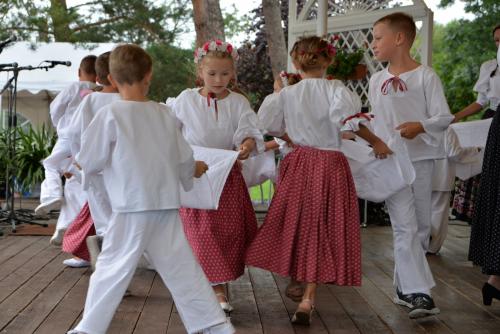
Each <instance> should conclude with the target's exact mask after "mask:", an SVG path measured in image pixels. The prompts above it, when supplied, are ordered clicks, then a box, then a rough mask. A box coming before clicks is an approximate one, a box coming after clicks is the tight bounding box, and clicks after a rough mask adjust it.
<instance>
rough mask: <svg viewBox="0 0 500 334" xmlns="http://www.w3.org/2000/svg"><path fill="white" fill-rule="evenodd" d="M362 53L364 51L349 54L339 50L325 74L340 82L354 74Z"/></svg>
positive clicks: (342, 49)
mask: <svg viewBox="0 0 500 334" xmlns="http://www.w3.org/2000/svg"><path fill="white" fill-rule="evenodd" d="M364 53H365V50H364V49H357V50H355V51H352V52H351V51H348V50H347V49H344V48H340V49H339V50H337V54H336V55H335V58H334V59H333V63H332V64H331V65H330V66H328V69H327V70H326V74H328V75H331V76H333V77H334V78H336V79H340V80H344V79H347V77H349V76H350V75H351V74H353V73H354V71H355V68H356V65H358V64H359V62H360V61H361V59H363V55H364Z"/></svg>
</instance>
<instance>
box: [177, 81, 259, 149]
mask: <svg viewBox="0 0 500 334" xmlns="http://www.w3.org/2000/svg"><path fill="white" fill-rule="evenodd" d="M199 91H200V89H199V88H193V89H186V90H184V91H183V92H182V93H181V94H180V95H179V96H178V97H177V98H175V100H174V102H173V103H172V109H173V111H174V113H175V115H176V117H177V119H178V120H179V122H180V124H179V126H180V127H181V129H182V134H183V135H184V137H185V138H186V140H187V142H188V143H189V144H191V145H197V146H202V147H210V148H218V149H224V150H234V149H238V147H239V146H240V144H241V143H242V142H243V140H245V139H246V138H253V139H255V141H256V144H257V146H256V148H257V151H258V152H263V151H264V140H263V136H262V133H261V132H260V131H259V130H258V128H257V115H256V114H255V112H254V111H253V110H252V108H251V107H250V103H249V102H248V100H247V99H246V98H245V97H244V96H243V95H241V94H238V93H234V92H230V93H229V95H228V96H227V97H225V98H223V99H212V98H210V99H208V98H207V97H204V96H202V95H201V94H200V92H199ZM216 105H217V112H216V108H215V106H216Z"/></svg>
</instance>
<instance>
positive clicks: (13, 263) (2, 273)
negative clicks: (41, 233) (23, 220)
mask: <svg viewBox="0 0 500 334" xmlns="http://www.w3.org/2000/svg"><path fill="white" fill-rule="evenodd" d="M48 247H50V245H49V244H48V242H47V240H45V238H41V239H39V240H38V241H36V242H35V243H33V244H31V245H30V246H28V247H27V248H25V249H23V250H22V251H21V252H19V253H18V254H16V255H15V256H14V257H11V258H10V259H8V260H7V261H5V262H4V263H2V264H1V265H0V268H1V270H0V281H1V280H2V279H4V278H5V277H7V276H8V275H9V274H10V273H12V272H14V271H15V270H16V269H17V268H19V267H21V266H22V265H23V264H25V263H26V262H28V261H29V260H30V259H32V258H33V257H34V256H37V255H38V254H39V253H40V252H41V251H43V250H44V249H46V248H48Z"/></svg>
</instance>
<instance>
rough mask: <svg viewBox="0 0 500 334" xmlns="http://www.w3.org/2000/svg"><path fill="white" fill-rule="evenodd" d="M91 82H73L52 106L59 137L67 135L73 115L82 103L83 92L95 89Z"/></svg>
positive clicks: (53, 122) (52, 115)
mask: <svg viewBox="0 0 500 334" xmlns="http://www.w3.org/2000/svg"><path fill="white" fill-rule="evenodd" d="M95 86H96V85H95V83H93V82H90V81H77V82H73V83H72V84H71V85H69V86H68V87H66V88H64V89H63V90H62V91H60V92H59V94H57V96H56V97H55V99H54V100H53V101H52V103H51V104H50V118H51V120H52V124H53V125H54V127H55V128H56V129H57V134H58V135H59V136H64V135H65V130H66V128H67V126H68V125H69V122H70V120H71V117H72V116H73V113H74V112H75V110H76V109H77V108H78V105H79V104H80V102H81V101H82V95H81V93H82V91H84V90H88V89H93V88H95Z"/></svg>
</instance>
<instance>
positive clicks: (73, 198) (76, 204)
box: [56, 177, 87, 230]
mask: <svg viewBox="0 0 500 334" xmlns="http://www.w3.org/2000/svg"><path fill="white" fill-rule="evenodd" d="M86 201H87V194H86V193H85V191H83V189H82V185H81V184H80V182H78V180H77V179H76V178H74V177H72V178H70V179H67V180H66V183H65V185H64V198H63V200H62V205H61V212H60V213H59V218H58V219H57V225H56V229H58V230H60V229H67V228H68V226H69V225H70V224H71V223H72V222H73V220H75V218H76V216H77V215H78V213H80V210H81V209H82V207H83V205H84V204H85V202H86Z"/></svg>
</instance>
